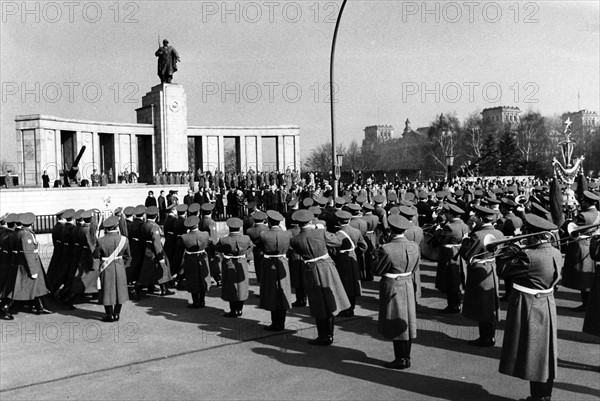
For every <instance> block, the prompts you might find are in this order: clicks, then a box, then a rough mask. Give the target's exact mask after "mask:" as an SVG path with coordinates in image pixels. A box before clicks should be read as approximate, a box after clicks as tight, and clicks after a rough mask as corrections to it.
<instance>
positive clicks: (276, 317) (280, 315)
mask: <svg viewBox="0 0 600 401" xmlns="http://www.w3.org/2000/svg"><path fill="white" fill-rule="evenodd" d="M285 313H286V312H285V310H282V311H272V312H271V325H270V326H265V327H264V329H265V330H266V331H283V330H285Z"/></svg>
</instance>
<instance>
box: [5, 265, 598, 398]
mask: <svg viewBox="0 0 600 401" xmlns="http://www.w3.org/2000/svg"><path fill="white" fill-rule="evenodd" d="M421 269H422V279H423V284H424V289H423V298H422V300H421V303H420V306H419V309H418V316H419V331H418V339H417V340H416V342H415V344H414V345H413V351H412V367H411V368H410V369H408V370H405V371H394V370H389V369H385V368H383V367H382V364H383V363H384V362H386V361H389V360H391V359H393V351H392V344H391V343H390V342H385V341H383V340H382V339H381V338H380V337H379V336H378V335H377V308H378V304H377V288H378V283H377V282H371V283H366V284H365V285H364V286H363V289H364V296H363V297H361V298H360V299H359V301H358V305H359V306H358V307H357V314H356V316H355V317H353V318H339V319H336V337H335V342H334V344H333V345H332V346H331V347H325V348H321V347H314V346H309V345H308V344H307V343H306V342H307V340H308V339H311V338H313V337H315V336H316V328H315V325H314V323H315V322H314V319H312V318H311V317H310V316H309V311H308V308H296V309H293V310H292V311H291V313H289V317H288V320H287V322H286V327H287V328H288V330H287V331H286V332H284V333H277V334H272V333H268V332H266V331H264V330H263V326H264V325H268V324H269V323H270V321H269V314H268V312H266V311H263V310H260V309H258V307H257V304H258V298H257V297H256V296H255V295H254V294H251V296H250V299H249V300H248V302H247V303H246V306H245V307H244V314H243V316H242V317H241V318H237V319H227V318H224V317H222V314H223V311H224V310H225V309H226V308H227V305H226V303H225V302H224V301H222V300H221V299H220V289H219V288H212V289H211V290H210V292H209V294H208V297H207V302H206V303H207V306H206V308H204V309H187V308H186V303H187V302H188V301H189V295H188V294H187V293H186V292H183V291H178V292H177V294H176V295H175V296H171V297H159V296H153V295H148V296H146V297H145V298H144V299H143V300H141V301H136V302H129V303H127V304H126V305H125V307H124V309H123V312H122V314H121V320H120V321H119V322H118V323H102V322H100V319H101V318H102V316H103V315H104V310H103V308H102V307H101V306H100V305H97V304H96V303H95V301H91V302H87V303H80V304H78V305H77V310H74V311H67V310H65V308H64V307H63V306H62V305H58V304H54V303H51V302H49V304H50V305H49V306H50V307H51V308H53V309H54V310H56V312H57V313H56V314H53V315H45V316H36V315H34V314H31V313H29V311H28V310H27V308H25V307H22V308H20V310H19V313H18V314H16V315H15V320H14V321H2V322H1V323H0V329H1V333H0V334H1V342H0V348H1V359H0V363H1V366H0V375H1V376H0V386H1V387H0V388H1V392H0V398H1V399H2V400H3V401H4V400H13V399H21V400H31V399H39V400H41V399H49V400H51V399H54V400H57V399H61V400H62V399H100V398H102V399H111V400H112V399H115V400H116V399H211V400H212V399H241V400H246V399H260V400H262V399H277V400H279V399H302V400H305V399H339V400H362V399H372V400H375V399H377V400H380V399H390V400H513V399H519V398H525V397H526V396H527V395H528V394H529V383H528V382H526V381H522V380H519V379H516V378H513V377H509V376H504V375H501V374H499V373H498V361H499V358H500V351H501V343H502V334H503V331H502V330H503V322H502V323H500V325H499V330H498V333H497V345H496V346H495V347H494V348H475V347H472V346H468V345H467V344H466V343H465V342H466V340H471V339H474V338H475V337H476V336H477V328H476V326H475V325H474V324H473V323H472V322H470V321H468V320H466V319H465V318H463V317H462V316H459V315H452V316H443V315H438V313H437V311H438V310H439V309H442V308H443V307H444V306H445V299H444V298H443V297H442V294H440V293H439V292H438V291H436V290H435V289H434V288H433V281H434V278H435V264H434V263H433V262H429V261H423V263H422V266H421ZM254 277H255V276H254V273H253V269H252V267H251V284H252V286H251V290H252V292H254V293H256V291H258V287H257V285H256V282H255V280H254ZM578 304H579V294H577V293H575V292H573V291H570V290H565V289H563V288H561V289H560V290H559V291H558V293H557V305H558V315H559V318H558V322H559V328H558V337H559V343H558V345H559V370H558V378H557V380H556V383H555V391H554V394H553V399H554V400H569V401H572V400H597V399H598V397H600V373H598V365H599V364H600V346H599V342H598V339H597V338H595V337H593V336H589V335H586V334H584V333H581V327H582V324H583V315H582V314H581V313H575V312H572V311H570V309H569V308H571V307H574V306H577V305H578ZM503 309H504V310H505V309H506V304H503ZM504 317H505V311H503V313H502V318H503V319H504Z"/></svg>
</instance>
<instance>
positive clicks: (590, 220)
mask: <svg viewBox="0 0 600 401" xmlns="http://www.w3.org/2000/svg"><path fill="white" fill-rule="evenodd" d="M586 192H587V191H586ZM575 223H576V224H577V225H579V226H587V225H592V224H600V212H598V210H597V209H596V207H595V206H589V207H587V208H586V209H585V210H583V211H581V212H580V213H579V215H578V216H577V217H576V219H575ZM595 230H597V228H594V229H591V230H590V232H592V231H595ZM590 232H588V233H582V234H580V235H579V238H578V240H577V241H574V242H572V243H571V244H569V245H567V246H566V249H565V264H564V267H563V270H562V281H561V283H562V285H563V286H565V287H567V288H571V289H574V290H579V291H581V298H582V301H583V303H582V305H581V307H579V308H577V310H579V311H584V310H585V307H586V306H587V301H588V294H589V292H590V289H591V288H592V285H593V283H594V270H595V269H594V265H595V262H594V261H593V260H592V258H591V256H590V242H591V237H590V236H589V234H590Z"/></svg>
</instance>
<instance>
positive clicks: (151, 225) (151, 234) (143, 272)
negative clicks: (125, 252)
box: [136, 206, 175, 296]
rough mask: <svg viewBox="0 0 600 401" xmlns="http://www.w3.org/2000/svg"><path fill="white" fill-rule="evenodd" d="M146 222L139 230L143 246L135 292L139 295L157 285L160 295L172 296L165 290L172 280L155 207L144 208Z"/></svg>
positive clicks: (169, 291) (157, 211)
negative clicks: (145, 288) (142, 290)
mask: <svg viewBox="0 0 600 401" xmlns="http://www.w3.org/2000/svg"><path fill="white" fill-rule="evenodd" d="M145 212H146V213H145V214H146V221H145V222H144V223H143V224H142V226H141V227H140V229H139V238H140V244H141V245H142V246H143V252H144V254H143V258H142V263H141V268H140V275H139V276H138V278H137V280H136V292H137V293H138V294H139V292H140V291H141V289H142V288H143V287H147V288H151V287H153V286H154V285H155V284H158V286H159V288H160V295H161V296H166V295H173V294H175V293H174V292H173V291H171V290H169V289H168V288H167V283H168V282H169V281H171V280H172V279H173V277H172V276H171V268H170V267H169V261H168V259H167V257H166V255H165V252H164V250H163V246H162V242H161V238H160V227H159V226H158V223H157V222H156V219H157V218H158V214H159V210H158V208H157V207H156V206H150V207H148V208H145Z"/></svg>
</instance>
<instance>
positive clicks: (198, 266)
mask: <svg viewBox="0 0 600 401" xmlns="http://www.w3.org/2000/svg"><path fill="white" fill-rule="evenodd" d="M199 222H200V219H199V218H198V216H191V217H188V218H187V219H185V221H184V225H185V227H186V228H187V229H188V232H187V233H186V234H184V235H182V236H181V239H182V241H183V246H184V247H185V251H184V255H183V271H184V275H185V287H186V290H187V292H189V293H190V294H191V295H192V303H191V304H188V308H192V309H196V308H204V306H205V305H206V303H205V300H204V299H205V296H206V293H207V292H208V290H209V289H210V283H211V278H210V265H209V261H208V255H207V252H211V253H212V246H213V244H212V239H211V237H210V234H209V233H207V232H203V231H200V230H198V224H199Z"/></svg>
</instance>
